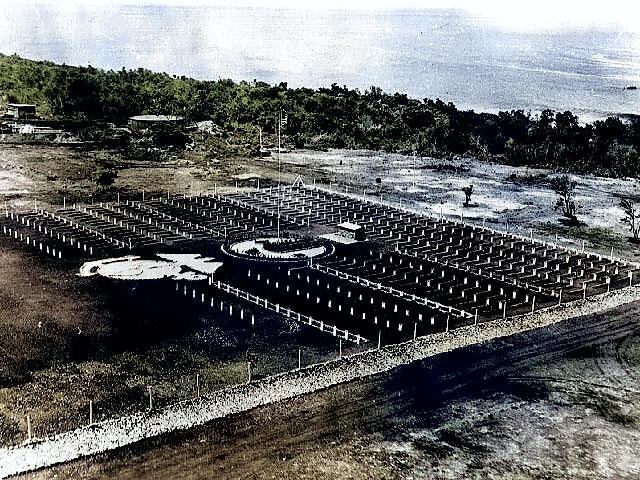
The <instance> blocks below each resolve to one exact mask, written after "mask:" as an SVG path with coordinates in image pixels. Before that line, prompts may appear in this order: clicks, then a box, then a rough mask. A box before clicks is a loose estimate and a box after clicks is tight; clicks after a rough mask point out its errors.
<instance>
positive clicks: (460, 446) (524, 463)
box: [0, 146, 640, 479]
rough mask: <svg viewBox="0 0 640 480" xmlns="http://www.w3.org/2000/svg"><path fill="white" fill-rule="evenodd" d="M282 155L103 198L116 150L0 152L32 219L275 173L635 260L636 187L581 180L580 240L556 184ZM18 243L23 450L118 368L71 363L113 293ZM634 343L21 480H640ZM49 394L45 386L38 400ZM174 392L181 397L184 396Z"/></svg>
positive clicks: (134, 175)
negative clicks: (29, 435)
mask: <svg viewBox="0 0 640 480" xmlns="http://www.w3.org/2000/svg"><path fill="white" fill-rule="evenodd" d="M281 160H282V161H281V162H280V163H281V167H282V168H281V169H280V168H279V166H278V164H279V162H278V161H277V159H275V158H271V159H267V160H257V161H256V160H242V159H238V160H232V161H229V162H220V161H217V162H216V161H210V162H209V163H207V162H205V161H200V160H198V159H194V158H188V159H187V158H185V159H182V160H179V161H176V162H173V163H172V164H169V165H154V166H151V167H147V166H142V165H139V164H134V163H127V162H123V163H122V164H121V167H123V168H122V169H121V170H119V175H118V178H117V180H116V183H115V185H114V186H113V187H112V188H110V189H106V190H100V189H97V188H96V186H95V182H94V181H93V180H92V175H93V173H94V172H95V171H96V170H97V169H98V168H101V167H103V166H104V165H110V164H111V162H113V161H114V159H113V158H111V157H110V156H109V155H108V154H105V153H104V152H86V151H82V150H77V149H69V148H66V147H46V146H22V147H20V146H0V193H2V194H3V196H4V198H5V201H6V202H7V204H8V205H10V206H14V207H17V208H24V207H27V208H28V207H29V206H30V205H32V204H33V203H34V202H35V201H37V202H42V203H44V204H50V205H61V204H62V201H63V198H66V199H67V201H78V202H90V201H92V200H97V199H100V198H109V197H111V198H113V197H115V195H116V194H117V192H121V194H122V195H139V193H138V192H139V190H141V189H142V188H145V189H146V190H147V191H153V192H163V191H166V190H169V191H172V192H178V193H186V194H197V193H201V192H213V191H214V190H216V189H223V188H226V189H234V188H235V183H236V181H238V183H239V186H240V187H243V186H244V187H249V186H253V185H257V180H256V179H257V178H260V179H261V180H260V185H261V186H265V184H267V183H268V182H269V179H272V181H273V182H276V181H277V179H278V178H281V179H282V181H283V182H286V183H289V182H292V181H293V180H294V179H295V177H296V175H297V174H302V175H303V178H304V179H305V181H306V182H307V183H311V182H312V181H313V180H314V179H315V180H316V181H318V182H320V181H324V182H326V183H327V185H328V184H329V183H331V188H334V189H335V188H340V189H341V191H345V190H346V191H348V192H349V193H351V194H354V193H355V194H358V195H362V194H363V193H364V196H365V197H369V198H370V197H375V198H376V199H380V198H381V196H382V199H383V200H384V201H392V202H395V203H396V204H400V203H402V206H403V207H405V208H411V209H420V210H423V209H424V210H425V211H429V212H431V213H432V214H433V215H436V216H437V215H439V214H440V210H441V209H442V213H443V214H445V215H447V214H449V215H459V214H460V213H462V214H463V216H464V217H465V218H467V219H468V218H472V219H473V220H472V221H475V222H478V223H479V222H481V221H482V219H483V218H484V219H485V221H486V222H491V223H490V224H491V225H493V226H496V227H499V228H503V227H505V226H506V219H509V224H510V228H518V229H519V231H520V232H521V233H523V234H528V232H529V231H530V229H534V234H535V235H536V236H545V237H546V238H548V239H553V237H554V236H555V234H556V233H558V234H559V235H560V241H561V242H565V243H566V244H568V245H579V244H580V243H581V238H580V237H582V238H586V239H587V241H588V246H589V244H590V246H591V248H592V249H600V250H601V251H603V252H606V253H608V252H609V249H610V247H611V246H614V247H615V249H616V254H618V255H621V256H625V257H627V258H632V259H635V258H636V257H637V255H638V251H637V248H636V247H635V246H634V245H632V244H630V243H629V242H628V241H627V239H626V232H625V230H624V226H623V225H622V224H621V223H620V221H619V219H620V216H621V212H620V211H619V209H618V207H617V203H618V201H619V200H618V199H619V196H620V195H633V194H634V193H635V189H636V188H637V184H636V181H634V180H607V179H598V178H584V179H581V182H580V186H579V190H578V193H579V200H580V203H581V204H582V205H583V213H582V215H581V217H580V218H582V219H583V220H584V221H585V222H586V224H587V225H586V227H584V228H583V229H582V230H579V231H570V230H568V229H566V228H562V227H559V226H558V222H557V220H558V214H557V212H554V211H553V209H552V203H553V194H552V192H551V191H550V190H549V189H548V187H547V186H546V185H545V183H544V181H536V178H538V179H541V178H542V177H538V175H547V174H548V172H539V171H531V170H528V169H511V168H509V167H504V166H496V165H491V164H479V163H477V162H471V161H470V160H468V159H458V160H455V161H452V162H448V163H446V164H441V163H439V162H435V161H433V160H430V159H416V160H414V159H412V158H411V157H400V156H396V155H386V154H378V153H375V152H359V153H356V154H354V153H349V152H343V151H331V152H326V153H323V154H318V153H308V152H298V153H296V152H294V153H291V154H283V155H282V157H281ZM118 161H120V160H118ZM279 171H281V172H282V173H279ZM513 174H515V175H516V176H515V177H512V175H513ZM377 177H380V179H381V182H380V184H378V183H377V182H376V181H375V179H376V178H377ZM508 178H512V179H514V180H513V181H505V179H508ZM414 182H415V186H414ZM471 183H473V185H474V192H475V193H474V197H473V199H472V202H473V204H474V205H476V206H474V207H471V208H470V209H465V210H463V209H462V202H463V200H464V196H463V194H462V192H461V191H460V188H461V187H462V186H466V185H467V184H471ZM336 184H340V186H339V187H336ZM345 185H346V188H345ZM575 235H579V237H576V236H575ZM6 242H7V241H6V240H0V252H1V254H2V263H1V264H0V269H2V272H1V273H2V275H0V302H2V305H1V306H2V309H0V352H1V354H2V359H3V362H2V364H3V366H9V368H7V369H6V370H5V371H6V374H5V376H6V378H7V379H8V380H7V381H6V383H5V385H6V386H5V387H4V388H0V420H2V421H1V422H0V435H2V436H4V441H9V442H11V441H14V440H15V439H17V438H18V439H19V438H24V432H25V431H26V425H25V416H24V414H25V412H27V411H29V412H34V411H38V410H40V413H39V414H38V415H39V417H38V418H36V419H34V422H36V423H37V422H44V423H47V424H48V425H50V427H51V428H52V429H53V431H55V429H56V428H58V427H65V425H68V422H69V420H68V418H69V416H79V415H82V414H86V412H85V411H84V409H86V400H87V398H89V397H94V398H95V395H96V394H97V393H96V392H97V391H98V390H99V388H98V389H95V391H94V390H92V388H91V387H89V386H81V385H80V384H78V383H75V384H74V382H86V381H87V379H94V380H93V381H96V380H95V378H96V373H97V374H99V375H98V376H100V375H102V376H104V375H105V371H106V370H105V369H107V366H105V364H104V363H99V362H98V363H96V364H90V363H89V364H86V365H85V366H87V367H89V368H86V369H85V370H87V372H85V375H84V376H82V375H79V372H78V370H77V366H76V364H75V363H73V362H71V363H70V360H71V359H72V356H73V338H74V336H75V334H76V333H77V331H78V329H80V330H81V331H82V332H85V333H86V334H87V335H88V336H89V337H90V338H92V339H93V341H94V342H95V343H94V345H96V346H99V345H100V344H101V340H100V339H104V338H106V337H108V336H109V335H110V333H111V328H112V325H113V323H112V320H113V315H114V314H113V312H112V311H111V309H110V304H109V301H110V300H111V299H109V297H108V296H101V295H100V293H99V292H96V291H95V289H91V288H86V285H85V288H84V289H83V284H82V282H81V281H80V280H78V279H77V278H76V277H75V276H74V275H73V268H75V267H74V266H71V265H59V264H56V265H51V264H49V263H47V262H46V261H43V260H42V259H41V258H40V257H38V256H36V255H34V254H32V253H31V252H29V251H27V250H24V249H22V248H21V247H16V246H15V245H12V244H8V243H6ZM619 315H620V316H621V317H624V318H627V319H631V320H632V321H635V318H637V316H638V312H637V311H636V310H634V309H627V310H624V311H621V312H619ZM43 329H44V330H43ZM44 331H46V332H47V333H46V336H43V334H42V333H41V332H44ZM638 342H639V340H638V336H637V334H636V332H635V331H633V330H632V329H630V330H629V331H628V332H626V333H623V332H621V333H620V335H619V336H618V337H617V338H614V339H612V340H611V341H609V342H605V343H604V344H602V345H595V346H593V347H590V348H585V349H583V350H579V351H577V352H574V353H571V354H570V352H568V351H563V352H561V353H557V352H555V353H553V354H550V355H548V356H547V357H544V356H542V357H538V358H536V359H535V361H533V360H531V361H524V362H521V363H520V364H517V365H516V366H515V367H514V368H513V369H512V370H507V371H506V372H502V375H501V376H500V377H499V379H500V380H499V381H498V380H492V379H490V378H489V379H486V380H485V381H484V382H481V383H480V384H474V385H473V386H472V387H470V388H466V389H463V390H462V391H463V393H460V394H452V395H450V396H446V398H444V399H440V400H439V401H433V402H426V403H425V402H423V401H422V399H423V398H424V396H425V392H424V391H422V390H419V391H417V392H416V391H415V390H414V388H415V387H414V386H411V385H414V384H416V383H418V384H423V383H425V382H428V381H430V380H433V379H434V377H433V376H432V375H431V374H430V373H429V372H428V371H418V372H416V371H412V372H410V374H407V375H408V376H407V375H405V376H404V377H402V375H401V377H402V381H399V380H398V379H397V378H394V377H384V378H377V379H373V380H372V381H370V382H356V383H354V384H350V385H345V386H341V387H339V388H336V389H331V390H328V391H325V392H320V393H318V394H314V395H310V396H305V397H301V398H298V399H296V400H294V401H292V402H287V404H286V405H285V404H279V405H274V406H272V407H266V408H262V409H258V410H256V411H252V412H250V413H247V414H243V415H239V416H237V417H233V418H230V419H226V420H223V421H220V422H214V423H213V424H211V425H209V426H207V427H206V428H202V429H198V430H197V431H194V432H189V433H180V434H176V435H174V436H170V437H168V438H165V437H163V438H160V439H155V440H153V441H149V442H145V443H143V444H141V445H137V446H134V447H132V448H129V449H124V450H121V451H117V452H113V453H110V454H105V455H102V456H98V457H95V458H89V459H84V460H80V461H78V462H73V463H71V464H69V465H63V466H58V467H54V468H52V469H47V470H43V471H41V472H37V473H33V474H28V475H24V476H23V477H24V478H54V476H55V475H57V478H72V477H73V478H76V477H81V478H170V477H171V478H211V477H215V478H463V477H464V478H575V479H582V478H585V479H586V478H613V479H619V478H638V475H639V474H640V466H639V465H638V460H637V459H638V458H640V423H639V418H640V417H639V416H638V415H639V413H638V412H640V397H639V395H640V394H639V393H638V390H637V389H636V388H635V387H634V385H637V384H638V380H639V376H640V373H639V372H640V370H639V368H640V353H638V352H640V345H639V344H638ZM170 348H180V347H176V345H175V344H174V345H172V346H171V347H169V346H167V345H164V346H163V345H160V346H158V348H157V349H155V350H153V349H152V350H149V351H147V352H130V353H126V355H127V356H128V358H129V361H124V360H123V361H122V362H120V363H118V365H120V367H119V368H121V370H116V371H114V372H112V374H113V375H115V377H117V378H121V376H124V377H133V376H132V375H131V369H132V368H133V370H134V371H135V370H136V368H139V366H140V365H147V366H148V362H149V361H150V358H157V357H158V354H159V353H160V352H163V354H164V355H165V356H166V354H167V352H168V351H169V350H170ZM178 351H182V352H183V353H187V352H186V351H185V350H178ZM187 356H188V363H189V364H190V367H188V368H187V369H186V372H187V374H186V375H187V376H186V377H184V378H183V380H182V382H183V384H184V382H185V381H187V382H188V381H190V380H188V379H190V378H191V377H190V375H191V373H193V372H195V371H203V370H199V369H205V370H206V369H208V368H210V369H211V370H206V371H209V372H210V373H209V374H210V375H211V376H212V377H215V376H216V375H219V374H220V373H219V372H221V371H222V370H224V369H222V370H221V369H220V366H218V367H216V366H215V365H213V366H212V365H209V364H208V363H207V361H206V359H203V358H202V357H201V356H200V354H199V353H198V352H195V353H194V352H189V353H188V354H187ZM169 358H171V357H170V356H169ZM107 363H109V362H107ZM114 363H115V362H111V364H114ZM91 365H94V366H95V368H96V371H93V370H91V368H92V367H91ZM158 368H161V369H162V368H164V370H162V371H163V372H164V374H165V375H166V378H167V379H171V380H167V381H165V383H167V384H169V383H171V384H172V385H174V384H173V383H172V382H173V380H174V378H173V377H175V375H172V374H171V369H170V367H167V366H164V367H162V366H160V367H158ZM224 368H227V369H228V374H227V375H224V374H222V377H223V378H222V379H221V380H219V381H220V382H222V383H224V382H226V381H237V380H238V379H239V378H240V377H241V373H240V371H239V370H238V371H236V370H234V366H233V363H230V364H228V366H226V367H224ZM425 368H428V367H425ZM144 371H145V370H142V372H144ZM146 371H147V372H148V368H147V370H146ZM137 375H138V377H139V378H138V383H135V382H134V383H135V385H133V387H134V391H136V392H138V393H137V394H138V396H139V397H141V398H142V399H144V391H142V393H140V392H139V391H138V390H135V388H138V387H140V388H141V387H143V386H144V385H145V382H146V380H147V379H148V378H145V377H144V375H141V374H137ZM443 375H444V377H443V378H447V374H446V372H445V373H444V374H443ZM43 378H45V379H46V380H43ZM216 378H217V377H216ZM439 378H440V377H436V379H435V383H434V384H433V386H434V387H433V388H434V389H436V390H437V387H438V385H440V383H441V382H442V379H440V380H438V379H439ZM34 379H35V380H36V381H34ZM408 379H409V381H408ZM25 381H26V383H24V382H25ZM439 382H440V383H439ZM11 385H13V386H11ZM42 385H48V388H47V389H45V390H40V388H41V386H42ZM103 385H109V383H108V381H107V382H106V383H105V384H103ZM63 386H64V388H63ZM170 388H174V389H177V390H180V386H179V384H178V386H177V387H176V386H172V387H169V386H167V387H166V389H167V390H169V389H170ZM429 388H431V386H429ZM56 390H57V391H59V394H58V395H59V396H58V397H56V398H57V403H56V405H57V408H53V409H51V408H49V407H46V408H45V406H44V403H42V397H46V396H47V395H50V394H51V391H54V392H55V391H56ZM456 391H458V390H456ZM427 396H428V395H427ZM138 400H139V399H138ZM38 402H40V403H38ZM61 412H64V414H63V413H61ZM64 418H67V420H66V422H67V423H65V420H64ZM7 419H9V420H7ZM58 419H62V420H60V421H59V420H58ZM74 426H75V425H74Z"/></svg>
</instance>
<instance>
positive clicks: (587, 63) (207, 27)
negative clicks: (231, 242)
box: [0, 4, 640, 121]
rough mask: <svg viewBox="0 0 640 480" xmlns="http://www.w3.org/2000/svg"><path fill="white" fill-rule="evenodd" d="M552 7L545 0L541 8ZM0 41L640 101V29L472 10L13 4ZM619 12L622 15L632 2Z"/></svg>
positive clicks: (306, 80)
mask: <svg viewBox="0 0 640 480" xmlns="http://www.w3.org/2000/svg"><path fill="white" fill-rule="evenodd" d="M541 8H543V7H541ZM4 13H5V15H3V16H1V17H0V51H1V52H2V53H5V54H12V53H18V54H19V55H21V56H24V57H27V58H33V59H47V60H52V61H55V62H65V63H67V64H71V65H87V64H91V65H93V66H95V67H100V68H106V69H116V70H118V69H121V68H123V67H126V68H127V69H134V68H138V67H145V68H149V69H152V70H155V71H161V72H162V71H164V72H167V73H169V74H175V75H187V76H192V77H195V78H199V79H212V80H216V79H218V78H231V79H233V80H235V81H240V80H247V81H252V80H254V79H257V80H260V81H266V82H269V83H279V82H288V84H289V86H292V87H300V86H305V87H312V88H315V87H319V86H324V87H328V86H330V85H331V84H332V83H334V82H335V83H337V84H339V85H343V84H344V85H347V86H348V87H350V88H358V89H360V90H361V91H364V90H365V89H367V88H369V87H370V86H372V85H375V86H379V87H381V88H382V89H383V90H384V91H387V92H390V93H393V92H396V91H398V92H403V93H407V94H408V95H409V96H411V97H414V98H419V99H422V98H425V97H426V98H432V99H435V98H440V99H442V100H444V101H447V102H454V103H455V104H456V105H457V106H458V107H460V108H464V109H475V110H476V111H492V112H494V111H498V110H511V109H524V110H525V111H528V110H530V111H532V113H536V112H539V111H541V110H543V109H545V108H551V109H554V110H562V111H563V110H571V111H573V112H574V113H576V114H578V115H579V117H580V119H581V120H583V121H590V120H592V119H594V118H600V117H604V116H607V115H609V114H611V113H635V114H637V113H640V109H639V107H640V94H639V93H638V91H633V90H624V87H625V86H626V85H629V84H638V83H640V48H639V46H640V32H639V31H638V30H637V29H635V30H633V29H627V30H631V31H620V29H619V28H616V27H611V26H609V27H598V26H589V27H579V26H575V27H567V28H564V29H555V30H553V31H546V32H541V31H540V30H538V31H535V30H526V31H523V30H522V29H520V30H517V29H513V28H505V27H498V26H496V25H495V24H493V23H491V22H490V21H489V20H487V19H486V18H480V17H478V16H474V15H471V14H469V13H466V12H464V11H461V10H370V11H348V12H345V11H342V12H337V11H330V10H286V9H277V8H273V9H266V8H221V7H203V6H201V7H191V8H187V7H169V6H157V5H156V6H122V5H120V6H118V5H110V6H101V5H95V4H94V5H77V4H71V5H70V4H66V5H62V6H60V5H53V4H51V5H38V6H33V5H10V6H8V7H7V8H6V9H5V10H4ZM621 15H624V14H623V13H621Z"/></svg>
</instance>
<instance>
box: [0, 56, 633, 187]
mask: <svg viewBox="0 0 640 480" xmlns="http://www.w3.org/2000/svg"><path fill="white" fill-rule="evenodd" d="M0 95H1V96H2V99H3V100H4V101H5V102H22V103H36V104H37V105H38V110H39V113H40V114H41V115H44V116H48V117H51V118H57V119H74V120H85V121H94V120H95V121H109V122H114V123H116V124H122V123H124V122H125V121H126V119H127V118H129V117H130V116H132V115H138V114H165V115H179V116H183V117H185V118H186V119H187V120H191V121H199V120H212V121H213V122H214V123H215V124H216V125H218V126H219V127H220V129H222V130H223V131H224V132H227V133H228V134H231V135H232V134H233V132H234V131H239V130H242V131H244V132H246V131H248V130H249V131H254V132H255V136H256V137H257V135H258V130H262V131H263V132H264V133H266V134H274V133H275V131H276V128H277V121H276V118H277V114H278V112H280V111H284V112H286V114H287V117H286V118H287V124H286V126H285V130H284V134H285V136H286V138H287V141H288V142H289V143H291V144H293V145H294V146H298V147H301V146H305V147H308V148H320V149H322V148H352V149H373V150H384V151H388V152H397V153H405V154H411V153H416V154H418V155H429V156H434V157H448V156H452V155H473V156H476V157H478V158H481V159H490V160H493V161H497V162H501V163H507V164H510V165H517V166H525V165H526V166H532V167H541V168H549V169H553V170H556V171H561V172H570V173H592V174H596V175H602V176H613V177H620V176H633V177H635V176H638V175H639V174H640V158H639V152H640V117H635V116H630V117H627V118H626V119H625V120H621V119H620V118H618V117H610V118H607V119H606V120H598V121H595V122H593V123H587V124H580V123H579V121H578V118H577V117H576V116H575V115H574V114H572V113H571V112H569V111H566V112H554V111H552V110H545V111H543V112H541V113H539V114H536V115H532V114H530V113H527V112H525V111H524V110H512V111H508V112H500V113H498V114H490V113H477V112H474V111H472V110H469V111H462V110H459V109H457V108H456V107H455V105H454V104H453V103H445V102H443V101H441V100H439V99H436V100H431V99H426V98H425V99H423V100H418V99H413V98H409V97H408V96H407V95H405V94H401V93H394V94H389V93H385V92H383V91H382V90H381V89H380V88H378V87H375V86H372V87H370V88H369V89H366V90H365V91H363V92H361V91H359V90H358V89H350V88H348V87H346V86H339V85H337V84H333V85H331V86H330V87H326V88H324V87H323V88H317V89H310V88H288V85H287V84H286V83H280V84H278V85H269V84H267V83H265V82H261V81H255V80H254V81H252V82H248V81H240V82H235V81H233V80H230V79H219V80H215V81H201V80H195V79H191V78H186V77H177V76H173V75H168V74H166V73H157V72H152V71H149V70H146V69H142V68H138V69H134V70H126V69H124V68H123V69H122V70H117V71H114V70H108V71H106V70H102V69H97V68H94V67H92V66H87V67H75V66H68V65H57V64H54V63H52V62H43V61H39V62H36V61H31V60H26V59H22V58H20V57H18V56H16V55H12V56H5V55H0Z"/></svg>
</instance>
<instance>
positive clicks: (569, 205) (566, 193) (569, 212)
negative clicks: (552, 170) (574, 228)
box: [551, 175, 581, 223]
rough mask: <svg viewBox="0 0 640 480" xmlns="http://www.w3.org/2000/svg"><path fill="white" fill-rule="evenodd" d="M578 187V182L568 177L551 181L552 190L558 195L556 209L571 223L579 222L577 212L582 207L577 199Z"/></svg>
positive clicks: (563, 176)
mask: <svg viewBox="0 0 640 480" xmlns="http://www.w3.org/2000/svg"><path fill="white" fill-rule="evenodd" d="M577 186H578V182H576V181H575V180H572V179H571V178H570V177H569V176H568V175H562V176H560V177H556V178H554V179H552V180H551V188H552V189H553V191H554V192H555V193H557V194H558V199H557V200H556V203H555V205H554V209H555V210H561V211H562V215H563V216H564V217H566V218H568V219H569V221H570V222H571V223H577V222H578V220H577V218H576V212H577V211H578V209H579V208H580V207H581V206H580V205H579V204H578V203H577V202H576V199H575V190H576V187H577Z"/></svg>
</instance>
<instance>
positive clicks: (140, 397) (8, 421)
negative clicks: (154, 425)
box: [0, 345, 247, 445]
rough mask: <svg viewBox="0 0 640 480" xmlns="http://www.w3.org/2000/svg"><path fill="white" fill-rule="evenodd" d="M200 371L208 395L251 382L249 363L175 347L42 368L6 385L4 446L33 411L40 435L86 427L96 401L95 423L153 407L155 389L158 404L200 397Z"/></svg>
mask: <svg viewBox="0 0 640 480" xmlns="http://www.w3.org/2000/svg"><path fill="white" fill-rule="evenodd" d="M197 375H199V386H200V393H201V394H202V395H206V394H207V393H211V392H213V391H215V390H218V389H220V388H224V387H226V386H229V385H235V384H239V383H243V382H245V381H246V379H247V367H246V363H245V362H241V361H234V360H229V361H225V362H222V361H219V360H210V359H209V358H207V357H206V356H205V355H203V354H201V353H199V352H194V351H192V350H190V349H189V348H186V347H182V348H179V347H177V346H174V345H170V346H167V347H164V348H162V347H155V348H153V349H150V350H148V351H145V352H139V353H132V352H125V353H121V354H117V355H114V356H113V357H111V358H110V359H108V360H106V361H90V362H82V363H65V364H60V365H57V366H54V367H51V368H46V369H43V370H39V371H37V372H34V373H33V377H32V379H31V381H29V382H28V383H23V384H21V385H14V386H8V387H5V388H2V389H0V408H1V409H2V410H0V444H2V445H9V444H12V443H15V442H16V441H21V440H23V439H24V438H25V437H26V416H27V415H30V416H31V422H32V425H33V429H34V434H35V435H36V436H44V435H51V434H55V433H60V432H63V431H68V430H72V429H74V428H77V427H80V426H82V425H86V424H87V423H88V421H89V401H90V400H91V401H93V405H94V407H93V411H94V421H102V420H107V419H109V418H114V417H118V416H121V415H126V414H131V413H134V412H137V411H141V410H144V409H145V408H147V407H148V405H149V387H150V388H151V395H152V397H153V404H154V407H162V406H165V405H168V404H171V403H175V402H178V401H181V400H186V399H189V398H195V397H196V395H197V386H196V376H197ZM3 415H4V416H3Z"/></svg>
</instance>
